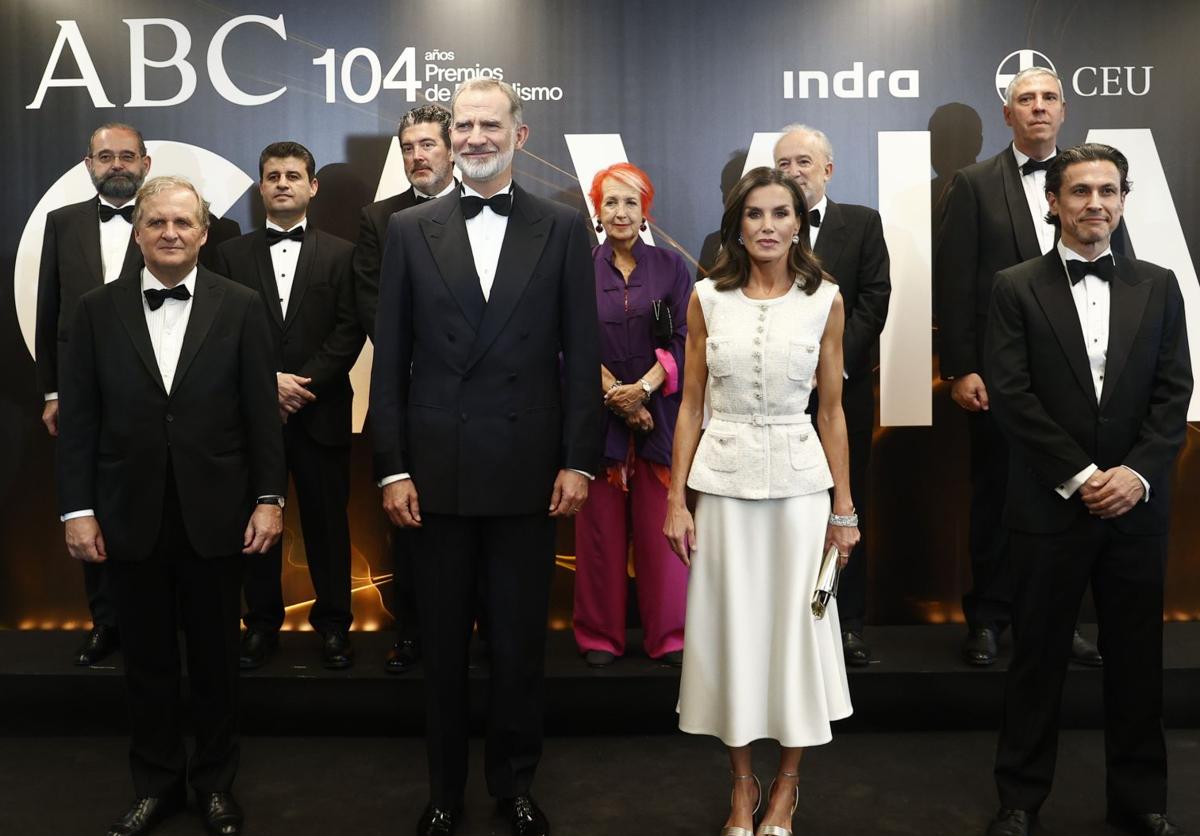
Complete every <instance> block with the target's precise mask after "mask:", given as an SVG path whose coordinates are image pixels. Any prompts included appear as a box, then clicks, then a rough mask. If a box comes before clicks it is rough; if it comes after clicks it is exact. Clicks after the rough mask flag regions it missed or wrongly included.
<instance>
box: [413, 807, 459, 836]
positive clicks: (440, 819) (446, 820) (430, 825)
mask: <svg viewBox="0 0 1200 836" xmlns="http://www.w3.org/2000/svg"><path fill="white" fill-rule="evenodd" d="M455 818H456V817H455V815H454V813H452V812H451V811H449V810H443V809H442V808H440V807H434V806H433V805H432V804H426V805H425V812H424V813H422V814H421V818H419V819H417V836H450V834H451V833H453V832H454V829H455V827H457V823H456V822H455Z"/></svg>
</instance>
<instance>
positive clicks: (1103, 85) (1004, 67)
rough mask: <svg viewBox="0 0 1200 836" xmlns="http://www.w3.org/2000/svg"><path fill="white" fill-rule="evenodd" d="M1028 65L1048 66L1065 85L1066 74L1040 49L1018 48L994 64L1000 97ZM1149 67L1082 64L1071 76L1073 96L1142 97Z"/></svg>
mask: <svg viewBox="0 0 1200 836" xmlns="http://www.w3.org/2000/svg"><path fill="white" fill-rule="evenodd" d="M1030 67H1048V68H1049V69H1051V70H1054V71H1055V72H1056V73H1058V75H1059V77H1060V78H1062V80H1063V83H1064V84H1066V82H1067V80H1068V79H1067V76H1066V75H1065V74H1064V73H1061V72H1059V71H1058V69H1056V68H1055V66H1054V62H1053V61H1051V60H1050V58H1049V57H1048V56H1047V55H1046V54H1045V53H1042V52H1038V51H1037V50H1035V49H1018V50H1017V51H1016V52H1010V53H1009V54H1008V55H1006V56H1005V57H1004V60H1003V61H1001V62H1000V66H998V67H996V93H997V94H998V95H999V96H1000V98H1001V100H1003V99H1004V93H1005V91H1006V90H1007V89H1008V84H1009V82H1011V81H1012V80H1013V77H1014V76H1016V74H1017V73H1019V72H1020V71H1021V70H1027V69H1029V68H1030ZM1153 69H1154V67H1153V65H1151V66H1141V67H1138V66H1106V67H1101V66H1084V67H1079V68H1077V69H1076V70H1075V71H1074V72H1072V73H1071V75H1070V83H1071V89H1072V90H1074V91H1075V95H1077V96H1082V97H1084V98H1090V97H1091V96H1123V95H1125V94H1127V93H1128V94H1129V95H1130V96H1145V95H1146V94H1147V93H1149V92H1150V71H1151V70H1153Z"/></svg>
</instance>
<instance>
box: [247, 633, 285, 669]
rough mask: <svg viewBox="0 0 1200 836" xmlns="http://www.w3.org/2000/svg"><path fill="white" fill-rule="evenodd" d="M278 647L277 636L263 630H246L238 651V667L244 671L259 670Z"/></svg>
mask: <svg viewBox="0 0 1200 836" xmlns="http://www.w3.org/2000/svg"><path fill="white" fill-rule="evenodd" d="M278 647H279V634H278V633H268V632H266V631H265V630H247V631H246V632H245V633H244V634H242V646H241V648H240V649H239V650H238V667H239V668H241V669H242V670H244V671H252V670H254V669H255V668H261V667H262V666H263V665H265V664H266V663H267V662H269V661H270V660H271V657H272V656H274V655H275V649H276V648H278Z"/></svg>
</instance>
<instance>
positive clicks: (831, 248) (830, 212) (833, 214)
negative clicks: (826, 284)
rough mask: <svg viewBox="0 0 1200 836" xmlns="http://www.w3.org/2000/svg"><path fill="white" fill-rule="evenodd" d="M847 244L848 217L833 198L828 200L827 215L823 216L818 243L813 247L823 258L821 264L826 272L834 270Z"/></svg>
mask: <svg viewBox="0 0 1200 836" xmlns="http://www.w3.org/2000/svg"><path fill="white" fill-rule="evenodd" d="M845 246H846V219H845V218H844V217H843V216H842V209H841V207H840V206H838V205H837V204H836V203H834V202H833V201H832V200H827V201H826V203H825V217H823V218H821V226H820V227H819V232H818V233H817V244H816V246H815V247H813V252H814V253H816V255H817V258H819V259H820V260H821V266H822V267H823V268H824V269H825V272H826V273H832V272H833V265H835V264H837V260H838V258H839V257H840V256H841V254H842V249H843V248H844V247H845Z"/></svg>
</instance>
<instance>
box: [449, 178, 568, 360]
mask: <svg viewBox="0 0 1200 836" xmlns="http://www.w3.org/2000/svg"><path fill="white" fill-rule="evenodd" d="M512 207H513V208H512V214H510V215H509V216H508V226H507V228H506V229H505V230H504V243H503V244H502V245H501V247H500V260H499V262H497V264H496V280H495V281H494V282H493V283H492V292H491V294H490V296H489V297H488V303H487V306H486V308H485V310H484V312H483V320H482V322H480V324H479V330H478V331H477V332H476V334H475V343H474V344H473V345H472V346H471V354H470V356H469V357H468V358H467V367H468V368H470V367H471V366H472V365H474V364H475V363H476V362H477V361H478V360H479V358H480V357H482V356H483V354H484V352H486V351H487V349H488V346H490V345H491V344H492V342H493V341H494V340H495V339H496V337H497V336H499V334H500V332H501V331H502V330H503V329H504V324H505V323H506V322H508V319H509V317H511V316H512V313H513V311H514V310H515V309H516V307H517V303H518V302H519V301H521V296H522V295H523V294H524V293H525V288H526V286H527V285H528V284H529V280H530V279H532V278H533V271H534V268H536V267H537V263H538V259H540V258H541V257H542V250H543V249H545V247H546V240H547V233H548V232H549V230H550V216H549V215H543V214H541V213H540V212H539V211H538V208H537V206H536V205H535V203H534V200H533V198H532V197H531V196H530V195H529V193H528V192H526V191H524V190H523V189H521V187H520V186H517V185H516V184H513V205H512Z"/></svg>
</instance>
